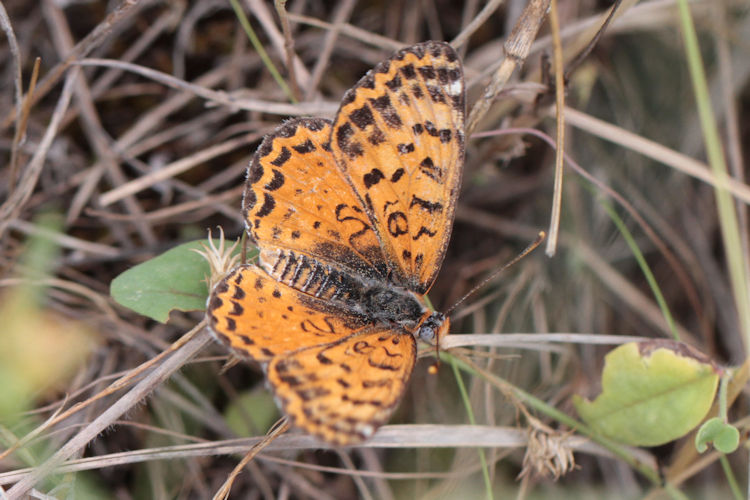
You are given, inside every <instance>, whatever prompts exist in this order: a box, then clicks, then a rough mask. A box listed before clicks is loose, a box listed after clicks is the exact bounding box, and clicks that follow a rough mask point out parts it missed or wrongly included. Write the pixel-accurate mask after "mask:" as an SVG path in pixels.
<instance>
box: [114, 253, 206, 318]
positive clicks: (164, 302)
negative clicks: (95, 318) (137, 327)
mask: <svg viewBox="0 0 750 500" xmlns="http://www.w3.org/2000/svg"><path fill="white" fill-rule="evenodd" d="M205 243H206V240H196V241H191V242H189V243H183V244H182V245H179V246H176V247H174V248H172V249H170V250H167V251H166V252H164V253H163V254H161V255H159V256H158V257H154V258H153V259H151V260H148V261H146V262H144V263H142V264H139V265H137V266H135V267H133V268H131V269H128V270H127V271H125V272H124V273H122V274H120V275H119V276H118V277H116V278H115V279H114V280H112V284H111V285H110V293H111V295H112V298H113V299H115V301H117V303H118V304H120V305H122V306H125V307H127V308H129V309H132V310H133V311H135V312H137V313H139V314H142V315H144V316H148V317H149V318H151V319H155V320H156V321H159V322H161V323H166V322H167V320H168V319H169V313H170V312H171V311H173V310H178V311H202V310H204V309H205V308H206V298H207V297H208V276H209V275H210V274H211V269H210V267H209V264H208V261H206V259H205V258H203V257H202V256H201V255H199V254H198V253H197V252H196V250H200V251H204V248H203V245H204V244H205ZM214 244H215V245H217V246H218V245H219V241H218V240H214Z"/></svg>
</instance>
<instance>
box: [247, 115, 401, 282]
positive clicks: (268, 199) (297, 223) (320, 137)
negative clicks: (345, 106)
mask: <svg viewBox="0 0 750 500" xmlns="http://www.w3.org/2000/svg"><path fill="white" fill-rule="evenodd" d="M330 135H331V124H330V122H328V121H327V120H323V119H318V118H302V119H295V120H289V121H287V122H286V123H284V124H283V125H282V126H281V127H279V128H278V129H277V130H276V131H275V132H274V133H272V134H270V135H268V136H266V138H265V139H264V140H263V143H262V144H261V146H260V147H259V148H258V152H257V153H256V155H255V158H254V159H253V162H252V164H251V166H250V169H249V171H248V178H247V187H246V189H245V197H244V200H243V212H244V214H245V223H246V225H247V228H248V232H249V233H250V235H251V236H252V238H253V240H255V242H256V244H257V245H258V247H260V248H261V250H263V249H265V248H270V247H276V248H283V249H286V250H294V251H298V252H303V253H306V254H308V255H311V256H313V257H316V258H318V259H323V260H328V261H333V262H336V263H337V264H339V265H340V266H345V267H347V268H349V269H350V270H352V271H355V272H364V273H365V275H366V276H368V277H371V278H374V277H380V278H382V277H383V276H385V274H386V273H387V265H386V262H385V260H384V257H383V255H382V252H381V250H380V244H379V242H378V240H377V238H376V236H375V233H374V232H373V230H372V227H371V226H370V221H369V218H368V216H367V214H366V213H365V212H364V209H363V207H362V204H361V203H360V201H359V200H358V199H357V197H356V196H355V195H354V193H352V190H351V188H350V187H349V185H348V183H347V182H346V180H345V179H344V177H343V176H342V174H341V172H339V170H338V169H337V168H336V165H335V163H334V160H333V157H332V156H331V152H330V146H329V138H330ZM263 258H264V256H263V255H261V260H263Z"/></svg>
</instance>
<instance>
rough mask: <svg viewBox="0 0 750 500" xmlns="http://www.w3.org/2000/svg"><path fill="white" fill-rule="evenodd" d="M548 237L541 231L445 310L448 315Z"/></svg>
mask: <svg viewBox="0 0 750 500" xmlns="http://www.w3.org/2000/svg"><path fill="white" fill-rule="evenodd" d="M546 237H547V233H545V232H544V231H539V234H538V235H537V237H536V239H535V240H534V241H532V242H531V244H530V245H529V246H527V247H526V248H524V249H523V251H522V252H521V253H519V254H518V255H517V256H516V257H514V258H513V260H511V261H510V262H508V263H506V264H505V265H504V266H503V267H501V268H500V269H498V270H497V271H495V272H494V273H492V274H490V275H489V276H488V277H486V278H485V279H483V280H482V282H481V283H479V284H478V285H477V286H475V287H474V288H472V289H471V290H469V291H468V292H467V293H466V295H464V296H463V297H461V298H460V299H458V302H456V303H455V304H453V305H452V306H451V308H450V309H448V311H446V312H445V315H446V316H450V315H451V313H452V312H453V311H455V310H456V308H457V307H458V306H459V305H461V304H462V303H463V302H464V301H465V300H466V299H468V298H469V297H471V296H472V295H474V294H475V293H476V292H477V291H478V290H479V289H480V288H482V287H483V286H484V285H486V284H487V283H489V282H490V281H492V280H494V279H495V278H496V277H497V275H498V274H500V273H502V272H503V271H505V270H506V269H508V268H509V267H510V266H512V265H513V264H515V263H516V262H518V261H519V260H521V259H523V258H524V257H526V256H527V255H528V254H530V253H531V252H533V251H534V249H535V248H536V247H538V246H539V245H541V244H542V242H543V241H544V238H546Z"/></svg>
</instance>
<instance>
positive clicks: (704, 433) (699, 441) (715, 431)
mask: <svg viewBox="0 0 750 500" xmlns="http://www.w3.org/2000/svg"><path fill="white" fill-rule="evenodd" d="M711 443H713V445H714V448H716V449H717V450H719V451H720V452H722V453H732V452H733V451H735V450H736V449H737V447H738V446H739V444H740V432H739V431H738V430H737V429H736V428H735V427H733V426H731V425H729V424H728V423H726V422H724V420H723V419H721V418H719V417H714V418H710V419H708V420H706V421H705V422H704V423H703V425H701V428H700V429H699V430H698V433H697V434H696V435H695V448H696V449H697V450H698V452H699V453H703V452H704V451H706V450H707V449H708V445H709V444H711Z"/></svg>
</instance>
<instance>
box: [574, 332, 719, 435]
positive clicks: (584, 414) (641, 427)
mask: <svg viewBox="0 0 750 500" xmlns="http://www.w3.org/2000/svg"><path fill="white" fill-rule="evenodd" d="M718 382H719V375H718V374H717V373H716V369H715V367H714V365H713V364H712V363H710V361H708V360H707V359H706V358H705V356H703V355H701V354H700V353H697V352H694V351H693V350H692V349H689V348H688V347H687V346H686V345H685V344H682V343H679V342H672V341H651V342H641V343H629V344H624V345H622V346H620V347H618V348H616V349H614V350H613V351H612V352H610V353H609V354H608V355H607V356H606V358H605V365H604V371H603V373H602V393H601V394H600V395H599V396H598V397H597V398H596V399H595V400H594V401H593V402H591V401H588V400H584V399H583V398H581V397H579V396H576V397H575V398H574V404H575V406H576V409H577V410H578V413H579V414H580V415H581V418H583V420H584V421H585V422H586V423H587V424H588V425H590V426H591V427H592V428H593V429H595V430H596V431H597V432H599V433H600V434H602V435H604V436H607V437H609V438H612V439H614V440H616V441H619V442H622V443H625V444H630V445H636V446H657V445H660V444H664V443H667V442H669V441H672V440H674V439H677V438H679V437H681V436H683V435H685V434H687V433H688V432H689V431H690V430H691V429H693V428H694V427H695V426H697V425H698V424H699V423H700V422H701V420H703V418H705V416H706V414H707V413H708V410H709V409H710V407H711V403H712V402H713V400H714V396H715V394H716V388H717V385H718Z"/></svg>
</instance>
